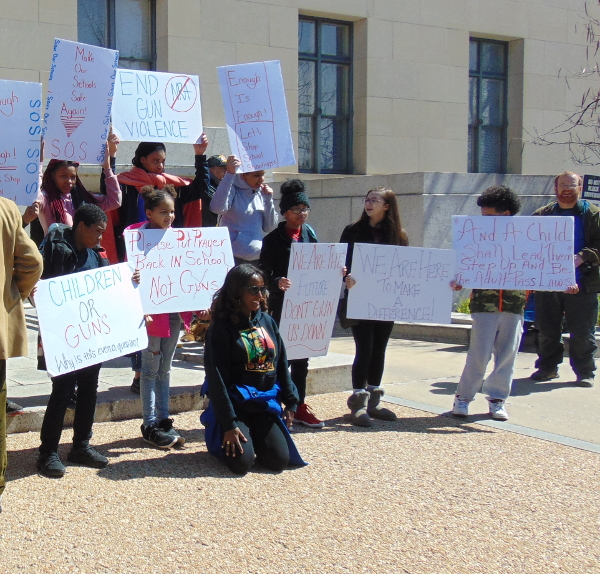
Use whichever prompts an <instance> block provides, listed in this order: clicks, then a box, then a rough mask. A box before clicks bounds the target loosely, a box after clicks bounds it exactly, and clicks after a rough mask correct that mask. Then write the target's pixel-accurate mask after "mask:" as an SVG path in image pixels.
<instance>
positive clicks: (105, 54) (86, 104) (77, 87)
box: [44, 39, 119, 164]
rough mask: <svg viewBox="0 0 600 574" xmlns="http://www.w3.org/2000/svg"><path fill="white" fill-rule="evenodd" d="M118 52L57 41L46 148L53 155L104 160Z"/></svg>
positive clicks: (47, 121)
mask: <svg viewBox="0 0 600 574" xmlns="http://www.w3.org/2000/svg"><path fill="white" fill-rule="evenodd" d="M118 61H119V52H117V51H116V50H108V49H106V48H99V47H98V46H90V45H88V44H80V43H78V42H69V41H68V40H58V39H57V40H54V51H53V53H52V64H51V66H50V79H49V81H48V95H47V97H46V112H45V115H44V120H45V127H44V141H45V142H46V146H45V148H44V153H45V155H46V157H48V158H50V159H64V160H71V161H77V162H81V163H92V164H102V163H103V162H104V158H105V153H106V138H107V135H108V128H109V126H110V112H111V107H112V100H113V94H114V87H115V78H116V77H117V64H118Z"/></svg>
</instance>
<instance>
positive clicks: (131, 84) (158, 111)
mask: <svg viewBox="0 0 600 574" xmlns="http://www.w3.org/2000/svg"><path fill="white" fill-rule="evenodd" d="M112 121H113V131H114V132H115V133H116V134H117V135H118V136H119V138H120V139H121V140H123V141H161V142H167V143H168V142H171V143H192V144H193V143H195V142H196V140H197V139H198V136H199V135H200V134H201V133H202V112H201V108H200V81H199V80H198V76H189V75H186V74H170V73H164V72H144V71H142V70H118V73H117V82H116V86H115V99H114V103H113V109H112Z"/></svg>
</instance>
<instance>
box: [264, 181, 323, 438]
mask: <svg viewBox="0 0 600 574" xmlns="http://www.w3.org/2000/svg"><path fill="white" fill-rule="evenodd" d="M280 191H281V199H280V201H279V211H280V212H281V215H283V218H284V219H285V221H282V222H281V223H280V224H279V225H278V226H277V228H276V229H274V230H273V231H271V233H269V234H268V235H267V236H266V237H265V238H264V239H263V244H262V249H261V252H260V267H261V269H262V270H263V271H264V272H265V275H266V276H267V283H268V284H269V292H270V296H269V312H270V313H271V316H272V317H273V319H275V322H276V323H277V325H279V324H280V322H281V311H282V309H283V299H284V296H285V292H286V291H287V290H288V289H289V288H290V287H291V286H292V283H291V281H290V280H289V279H288V278H287V274H288V268H289V264H290V252H291V248H292V243H294V242H296V241H297V242H300V243H317V242H318V239H317V235H316V233H315V232H314V230H313V228H312V227H311V226H310V225H308V224H307V223H306V220H307V219H308V214H309V213H310V202H309V199H308V195H307V194H306V190H305V187H304V183H303V182H302V181H301V180H299V179H291V180H288V181H286V182H284V183H282V184H281V189H280ZM288 363H289V365H290V369H291V372H292V381H294V384H295V385H296V388H297V389H298V395H299V399H300V400H299V403H298V410H297V411H296V413H295V415H294V423H295V424H302V425H304V426H307V427H311V428H323V427H324V426H325V424H324V423H323V421H321V420H319V419H318V418H317V417H316V416H315V414H314V413H313V412H312V410H311V408H310V407H309V406H308V405H307V404H306V403H305V402H304V399H305V397H306V377H307V375H308V359H294V360H292V361H288Z"/></svg>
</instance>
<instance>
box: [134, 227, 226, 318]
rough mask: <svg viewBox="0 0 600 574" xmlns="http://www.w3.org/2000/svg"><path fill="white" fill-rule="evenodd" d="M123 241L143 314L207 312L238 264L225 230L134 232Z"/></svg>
mask: <svg viewBox="0 0 600 574" xmlns="http://www.w3.org/2000/svg"><path fill="white" fill-rule="evenodd" d="M124 237H125V246H126V248H127V261H128V262H129V265H130V266H131V267H132V268H133V269H139V271H140V275H141V282H140V295H141V297H142V306H143V309H144V313H150V314H152V313H176V312H179V311H199V310H202V309H209V308H210V305H211V303H212V298H213V295H214V294H215V291H217V290H218V289H220V288H221V285H223V281H225V275H227V272H228V271H229V270H230V269H231V268H232V267H233V265H234V262H233V253H232V251H231V240H230V238H229V230H228V229H227V228H226V227H198V228H193V227H186V228H184V229H173V228H169V229H130V230H126V231H125V232H124Z"/></svg>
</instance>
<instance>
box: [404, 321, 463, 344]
mask: <svg viewBox="0 0 600 574" xmlns="http://www.w3.org/2000/svg"><path fill="white" fill-rule="evenodd" d="M392 337H393V338H394V339H412V340H414V341H433V342H436V343H455V344H457V345H468V344H469V342H470V340H471V325H440V324H437V323H430V324H423V323H395V324H394V329H393V330H392Z"/></svg>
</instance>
